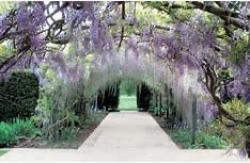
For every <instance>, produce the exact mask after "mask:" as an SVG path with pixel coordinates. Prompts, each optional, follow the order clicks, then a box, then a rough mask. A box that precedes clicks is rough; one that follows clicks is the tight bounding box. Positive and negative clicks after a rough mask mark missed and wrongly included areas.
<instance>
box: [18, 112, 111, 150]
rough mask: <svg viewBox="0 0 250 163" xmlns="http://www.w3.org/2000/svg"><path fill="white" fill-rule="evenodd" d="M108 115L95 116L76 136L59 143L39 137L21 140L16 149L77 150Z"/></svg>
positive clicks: (72, 135) (97, 114) (96, 114)
mask: <svg viewBox="0 0 250 163" xmlns="http://www.w3.org/2000/svg"><path fill="white" fill-rule="evenodd" d="M106 115H107V113H95V114H93V116H94V118H93V120H90V121H88V122H86V123H84V125H82V126H80V128H78V130H77V132H76V133H75V134H72V133H71V134H68V135H66V136H67V138H65V139H62V140H59V141H57V142H52V141H48V140H47V139H46V138H45V137H42V136H39V137H35V138H33V139H31V140H27V139H24V140H21V141H19V143H18V144H16V145H15V146H13V147H14V148H73V149H77V148H78V147H79V146H80V145H82V143H83V142H84V141H85V140H86V139H87V138H88V137H89V135H90V134H91V133H92V132H93V131H94V130H95V129H96V128H97V126H99V124H100V123H101V122H102V120H103V119H104V118H105V117H106Z"/></svg>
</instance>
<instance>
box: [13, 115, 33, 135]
mask: <svg viewBox="0 0 250 163" xmlns="http://www.w3.org/2000/svg"><path fill="white" fill-rule="evenodd" d="M12 127H13V129H14V130H15V135H16V136H17V137H18V138H19V137H23V136H25V137H32V136H35V135H36V134H38V129H37V128H36V127H35V125H34V124H33V122H32V121H31V120H22V119H19V118H16V119H14V121H13V124H12Z"/></svg>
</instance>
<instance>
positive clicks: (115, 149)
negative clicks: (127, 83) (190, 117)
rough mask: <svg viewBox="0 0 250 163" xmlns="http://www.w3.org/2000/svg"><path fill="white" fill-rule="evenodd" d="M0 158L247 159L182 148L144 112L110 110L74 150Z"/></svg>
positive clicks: (21, 152)
mask: <svg viewBox="0 0 250 163" xmlns="http://www.w3.org/2000/svg"><path fill="white" fill-rule="evenodd" d="M2 161H20V162H26V161H39V162H41V161H58V162H60V161H249V160H246V159H243V158H240V157H239V156H238V154H237V152H235V151H231V152H227V151H226V150H182V149H179V148H178V147H177V146H176V145H175V144H174V143H173V141H172V140H171V139H170V138H169V136H168V135H166V134H165V132H164V131H163V130H162V129H161V128H160V126H159V125H158V124H157V123H156V121H155V120H154V119H153V118H152V117H151V116H150V115H149V114H148V113H138V112H118V113H110V114H109V115H108V116H107V117H106V118H105V119H104V121H103V122H102V123H101V125H100V126H99V127H98V128H97V129H96V130H95V131H94V133H93V134H92V135H90V137H89V138H88V139H87V140H86V141H85V142H84V143H83V145H82V146H81V147H80V148H79V149H78V150H74V149H31V148H30V149H11V151H10V152H8V153H7V154H5V155H3V156H2V157H0V162H2Z"/></svg>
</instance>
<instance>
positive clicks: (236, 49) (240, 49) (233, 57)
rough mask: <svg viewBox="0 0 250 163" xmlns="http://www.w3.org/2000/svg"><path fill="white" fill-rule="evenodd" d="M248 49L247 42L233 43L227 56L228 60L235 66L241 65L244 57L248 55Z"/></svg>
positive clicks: (249, 46)
mask: <svg viewBox="0 0 250 163" xmlns="http://www.w3.org/2000/svg"><path fill="white" fill-rule="evenodd" d="M249 48H250V44H249V42H248V41H245V40H241V41H235V42H234V43H233V45H232V52H231V54H230V56H229V60H230V61H231V62H233V63H234V64H236V65H240V64H242V62H243V61H244V59H245V55H247V54H249Z"/></svg>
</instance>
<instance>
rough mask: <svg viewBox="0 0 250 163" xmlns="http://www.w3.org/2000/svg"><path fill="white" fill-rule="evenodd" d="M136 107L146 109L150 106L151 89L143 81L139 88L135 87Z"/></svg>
mask: <svg viewBox="0 0 250 163" xmlns="http://www.w3.org/2000/svg"><path fill="white" fill-rule="evenodd" d="M136 96H137V107H138V108H141V109H143V110H142V111H148V109H149V107H150V101H151V99H152V97H153V93H152V90H151V89H150V88H149V87H148V86H147V85H146V84H144V83H142V84H141V89H140V88H139V86H138V87H137V93H136Z"/></svg>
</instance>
